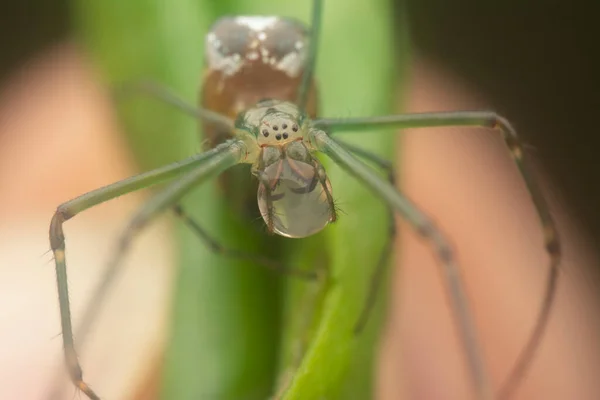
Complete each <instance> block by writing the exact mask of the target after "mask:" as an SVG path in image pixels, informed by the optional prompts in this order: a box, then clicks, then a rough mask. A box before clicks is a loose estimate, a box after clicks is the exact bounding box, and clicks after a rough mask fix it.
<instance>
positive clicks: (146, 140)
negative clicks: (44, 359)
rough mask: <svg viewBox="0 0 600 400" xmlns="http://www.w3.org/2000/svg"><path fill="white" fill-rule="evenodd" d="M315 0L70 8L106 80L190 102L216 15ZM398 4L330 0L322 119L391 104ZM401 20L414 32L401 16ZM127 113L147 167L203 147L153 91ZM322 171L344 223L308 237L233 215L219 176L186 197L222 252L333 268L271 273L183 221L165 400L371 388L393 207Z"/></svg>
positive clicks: (316, 394)
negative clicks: (375, 293)
mask: <svg viewBox="0 0 600 400" xmlns="http://www.w3.org/2000/svg"><path fill="white" fill-rule="evenodd" d="M310 3H311V2H310V1H295V2H282V1H276V0H254V1H253V0H229V1H219V2H217V1H209V0H171V1H169V2H166V1H164V0H128V1H122V0H103V1H96V2H90V1H84V0H74V1H73V8H74V13H73V15H74V18H75V21H76V25H77V26H78V32H79V38H80V42H81V43H82V45H83V46H84V48H85V49H86V50H87V51H88V52H89V54H90V56H91V58H92V60H93V61H94V63H95V65H97V67H98V70H99V71H100V73H101V74H102V76H103V78H104V79H105V81H106V82H107V84H108V85H116V84H120V83H123V82H128V81H135V80H139V79H142V78H143V79H151V80H154V81H157V82H160V83H164V84H166V85H168V86H169V87H171V88H172V89H173V90H174V91H175V92H177V93H179V94H180V95H181V96H182V97H183V98H185V99H188V100H189V102H190V103H192V104H194V103H195V102H196V94H197V91H198V87H199V84H200V82H199V79H200V77H201V76H202V57H203V45H204V43H203V41H204V35H205V34H206V32H207V31H208V29H209V26H210V24H211V23H212V22H213V21H214V20H215V19H216V18H217V17H218V16H220V15H224V14H229V15H231V14H246V15H248V14H263V15H264V14H267V15H284V16H289V17H296V18H298V19H301V20H303V21H306V22H308V18H309V15H310V12H311V10H310V8H311V4H310ZM390 7H391V6H390V4H389V3H388V1H387V0H326V1H325V9H324V15H323V28H322V37H321V42H320V46H321V48H320V52H319V56H318V69H317V75H316V77H317V79H318V81H319V84H320V93H321V95H322V97H321V99H322V103H321V104H322V107H321V114H322V115H324V116H327V117H347V116H369V115H380V114H387V113H391V112H393V110H394V103H395V102H394V100H395V94H396V93H395V90H394V88H395V86H396V85H395V84H396V79H397V78H398V77H399V76H400V77H402V76H403V75H404V70H405V69H404V67H403V65H404V64H402V65H401V66H399V65H398V63H397V62H396V61H397V60H396V59H395V55H396V54H397V53H398V51H400V52H401V61H402V62H403V63H406V61H407V57H406V53H407V46H406V41H405V42H402V43H397V42H393V40H392V38H393V32H392V24H393V22H394V21H393V20H392V16H391V15H392V13H391V9H390ZM397 23H399V24H400V25H399V29H401V30H406V24H404V22H403V21H399V22H398V21H397ZM400 36H401V37H402V38H406V35H400ZM119 108H120V113H121V114H120V115H122V117H123V121H124V122H125V124H126V127H127V132H128V140H129V142H130V144H131V148H132V150H133V151H134V153H135V154H136V156H137V157H138V160H139V163H140V165H141V167H142V168H143V169H149V168H154V167H157V166H159V165H162V164H165V163H167V162H172V161H174V160H177V159H180V158H183V157H185V156H189V155H190V154H192V153H194V152H197V151H200V150H201V149H200V145H199V144H198V138H197V127H196V121H194V120H193V119H191V118H189V117H187V116H185V115H181V114H180V113H178V112H177V111H176V110H172V109H170V108H169V107H168V106H165V105H162V104H157V103H156V102H154V101H152V100H144V99H135V100H134V99H131V100H127V101H126V102H124V103H123V104H121V105H120V107H119ZM365 138H368V140H365ZM344 139H346V140H347V141H351V142H353V143H356V144H360V145H361V146H364V147H365V148H368V149H370V150H373V151H375V152H377V153H378V154H381V155H383V156H385V157H388V158H391V157H392V156H393V153H392V149H393V145H392V143H393V136H392V135H391V134H386V133H366V132H365V133H363V134H350V135H346V136H345V137H344ZM326 168H327V171H328V173H329V175H330V178H331V183H332V185H333V191H334V198H335V199H336V200H337V202H338V205H339V207H340V209H341V210H342V211H343V212H342V213H341V214H340V220H339V222H338V223H336V224H334V225H333V226H331V227H328V228H326V229H325V231H324V232H322V233H319V234H318V235H315V236H314V237H312V238H308V239H303V240H297V239H281V238H272V237H268V236H267V235H264V234H263V233H262V232H264V228H263V227H261V226H259V224H258V223H257V222H256V221H246V220H244V218H243V217H242V216H241V215H237V214H235V213H232V212H231V209H230V206H229V205H228V204H227V202H226V201H223V199H222V192H221V191H220V189H219V187H218V185H217V184H216V183H210V184H206V185H204V186H203V187H201V188H198V189H197V190H195V191H194V192H193V193H192V194H191V195H190V196H188V197H187V198H186V199H185V200H184V202H183V204H184V207H185V208H186V210H187V211H188V212H190V213H191V214H192V215H193V216H194V217H195V218H196V219H197V220H198V221H199V222H201V224H202V226H203V227H204V228H206V229H207V231H208V232H210V234H211V235H213V236H214V237H216V238H217V239H218V240H220V241H221V242H222V243H223V244H224V245H226V246H227V247H230V248H234V249H244V250H248V251H253V252H260V253H265V254H270V255H271V256H272V257H275V258H279V259H281V260H284V261H285V263H286V265H290V266H295V267H302V268H306V269H312V268H321V269H323V268H326V269H327V270H328V271H329V272H328V278H327V280H326V282H324V283H307V282H304V281H300V280H298V279H295V278H288V277H281V276H276V275H274V274H273V273H271V272H269V271H265V270H264V268H262V267H260V266H256V265H251V264H250V263H247V262H238V261H232V260H229V259H226V258H224V257H221V256H218V255H215V254H212V253H211V252H210V251H209V250H208V248H207V247H206V246H205V245H204V244H203V243H202V242H201V241H200V240H199V239H198V238H197V237H196V236H194V235H193V234H192V233H190V232H189V230H188V229H186V228H184V227H179V225H178V229H177V235H178V238H179V240H178V245H179V248H180V252H179V272H178V278H177V283H176V285H177V286H176V288H175V293H176V297H175V299H174V308H173V324H172V326H171V343H170V345H169V348H168V349H167V354H166V366H165V373H164V377H163V387H162V396H163V398H165V399H170V400H171V399H173V400H176V399H199V398H210V399H217V398H218V399H236V400H237V399H265V398H267V397H268V396H270V395H272V394H273V393H275V392H276V391H278V392H279V393H282V394H283V396H284V398H286V399H296V398H301V399H312V398H315V399H319V398H327V399H336V398H341V399H346V398H361V399H364V398H369V397H370V396H371V393H372V381H373V374H374V371H375V370H374V358H373V357H374V355H375V352H376V349H377V343H378V338H379V333H380V328H381V322H382V320H383V312H384V307H383V306H384V304H385V299H386V297H387V295H386V294H385V293H382V294H381V295H380V296H379V298H378V303H377V307H376V309H375V310H374V313H373V315H372V318H371V320H370V321H369V324H368V326H367V329H366V330H365V331H364V332H363V333H362V334H361V335H359V336H355V335H353V333H352V331H353V326H354V324H355V323H356V320H357V318H358V316H359V314H360V311H361V309H362V307H363V301H364V298H365V296H366V291H367V288H368V282H369V278H370V274H371V271H372V269H373V267H374V266H375V263H376V260H377V258H378V256H379V252H380V250H381V248H382V246H383V245H384V243H385V241H386V240H387V238H386V233H387V223H388V221H387V215H386V211H385V208H384V207H383V205H382V204H381V202H380V201H379V200H377V199H375V198H374V197H373V196H372V195H371V193H370V192H368V191H367V190H366V189H364V188H362V187H361V185H359V184H358V183H357V182H356V181H354V180H353V179H352V178H350V177H348V176H347V175H346V174H345V173H343V172H342V171H340V170H339V169H338V168H337V167H335V166H334V165H333V164H332V163H330V162H327V164H326ZM248 179H251V177H250V175H249V176H248ZM261 223H262V222H261ZM117 361H118V360H117Z"/></svg>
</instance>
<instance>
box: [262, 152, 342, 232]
mask: <svg viewBox="0 0 600 400" xmlns="http://www.w3.org/2000/svg"><path fill="white" fill-rule="evenodd" d="M263 172H264V175H263V176H265V177H267V178H268V180H269V183H270V185H271V199H272V207H273V216H272V218H273V228H274V230H275V233H277V234H279V235H282V236H285V237H290V238H302V237H306V236H310V235H313V234H315V233H317V232H319V231H320V230H321V229H323V228H324V227H325V226H326V225H327V224H328V223H329V221H330V220H331V217H332V211H333V210H332V209H331V206H330V204H329V203H328V201H327V194H326V192H325V189H324V188H323V185H321V183H319V180H318V179H317V176H316V175H317V173H316V170H315V168H314V166H313V165H311V164H307V163H305V162H302V161H297V160H291V159H289V158H286V159H281V160H279V161H277V162H275V163H273V164H271V165H269V166H268V167H267V168H265V170H264V171H263ZM326 185H327V188H328V190H329V191H330V193H331V185H330V183H329V180H327V182H326ZM258 208H259V209H260V213H261V215H262V217H263V219H264V220H265V223H267V224H268V210H267V190H265V187H264V185H263V184H262V183H261V184H260V185H259V187H258Z"/></svg>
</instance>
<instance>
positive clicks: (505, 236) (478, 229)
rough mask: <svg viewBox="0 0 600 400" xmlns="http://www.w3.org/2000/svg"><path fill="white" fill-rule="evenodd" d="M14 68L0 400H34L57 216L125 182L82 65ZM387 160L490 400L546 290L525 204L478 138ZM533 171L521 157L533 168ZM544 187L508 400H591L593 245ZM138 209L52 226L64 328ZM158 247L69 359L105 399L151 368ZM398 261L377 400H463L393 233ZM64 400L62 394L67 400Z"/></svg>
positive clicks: (412, 94) (599, 353)
mask: <svg viewBox="0 0 600 400" xmlns="http://www.w3.org/2000/svg"><path fill="white" fill-rule="evenodd" d="M58 36H60V35H58ZM4 37H5V36H4ZM24 59H25V60H27V61H26V62H25V63H24V64H21V65H20V66H19V68H11V69H7V71H10V72H7V73H6V75H4V76H5V77H4V79H3V81H2V86H1V89H0V399H40V398H43V397H42V396H43V395H44V394H46V393H47V391H48V390H49V388H50V387H51V386H52V381H53V380H54V379H55V377H56V376H59V377H60V376H61V375H60V374H58V375H57V371H59V370H60V368H62V359H61V357H60V348H61V340H60V337H59V333H60V327H59V319H58V310H57V300H56V292H55V276H54V270H53V266H52V262H51V255H50V254H49V253H47V251H48V249H49V246H48V242H47V230H48V224H49V221H50V218H51V216H52V213H53V211H54V209H55V207H56V206H57V205H58V204H59V203H60V202H62V201H65V200H67V199H70V198H72V197H74V196H76V195H78V194H81V193H83V192H86V191H88V190H91V189H94V188H96V187H98V186H101V185H104V184H108V183H111V182H113V181H115V180H117V179H120V178H123V177H126V176H128V175H130V174H132V173H135V172H136V167H135V164H134V162H133V160H132V158H131V156H130V155H129V154H128V153H127V151H126V150H125V149H124V144H123V143H122V141H121V139H120V135H119V132H118V129H119V128H118V124H117V122H116V118H115V116H114V115H113V113H112V110H111V106H110V103H109V101H108V92H107V91H106V89H105V88H102V87H101V86H99V85H98V84H97V83H96V81H95V75H94V71H93V68H92V66H91V65H89V64H88V63H87V62H86V60H85V57H84V56H83V55H82V54H81V52H79V51H78V50H77V49H76V48H75V47H74V46H72V45H71V44H70V43H68V42H66V41H60V40H59V41H58V44H56V43H55V44H52V45H50V46H46V47H43V46H42V47H41V48H40V49H38V50H36V51H32V52H31V53H30V54H27V55H26V57H25V58H24ZM4 65H8V64H4ZM412 75H413V77H412V80H411V86H410V89H409V91H408V92H409V98H408V104H407V107H406V108H407V109H408V110H409V111H433V110H453V109H480V108H489V107H494V108H495V107H496V103H495V101H494V100H493V99H491V98H489V97H488V96H486V94H485V93H484V92H483V91H478V88H476V87H474V86H473V85H472V84H469V83H467V82H466V80H465V79H464V78H459V77H458V76H457V75H453V73H452V72H449V69H448V68H444V67H443V65H442V63H440V62H439V60H436V59H432V58H431V57H426V56H417V57H416V59H415V61H414V62H413V68H412ZM502 111H504V110H502ZM507 116H508V117H509V118H510V117H511V115H507ZM551 117H552V116H549V117H548V118H551ZM517 128H520V124H517ZM523 134H524V135H525V137H528V136H527V132H523ZM530 141H531V140H530ZM532 144H533V145H534V146H535V147H538V148H542V146H539V145H538V143H532ZM399 152H400V154H401V158H400V159H401V160H402V162H401V163H400V165H399V166H398V168H399V172H400V174H401V177H402V179H401V180H402V188H403V190H404V191H406V192H407V193H408V194H409V195H410V196H411V197H412V198H413V199H414V200H415V201H416V202H417V203H418V204H419V205H420V206H422V208H423V209H425V210H426V211H427V212H429V213H430V214H431V215H432V216H433V217H434V218H435V220H436V221H437V222H438V223H439V225H440V226H441V227H442V229H443V230H444V231H445V232H446V233H448V235H449V236H450V237H452V241H453V244H454V245H455V247H456V249H457V255H458V258H459V260H460V262H461V264H462V266H463V268H464V271H465V279H466V284H467V287H468V290H469V296H470V299H471V300H472V302H473V304H474V308H475V313H476V317H477V323H478V327H479V329H480V331H481V339H482V342H483V345H484V349H485V353H486V356H487V358H488V360H489V361H488V362H489V364H490V367H491V370H492V373H493V379H494V383H495V385H499V384H500V383H501V382H502V381H503V379H504V378H505V377H506V375H507V373H508V371H509V369H510V367H511V366H512V365H513V363H514V360H515V358H516V355H517V354H518V351H519V349H520V348H521V346H522V345H523V344H524V342H525V340H526V338H527V335H528V334H529V332H530V329H531V327H532V325H533V323H534V318H535V316H536V313H537V310H538V307H539V301H540V300H541V296H542V292H543V290H544V288H543V283H544V281H545V276H546V274H547V257H546V254H545V252H544V250H543V247H542V234H541V228H540V227H539V226H538V224H537V220H536V218H535V214H534V211H533V208H532V206H531V204H530V203H529V200H528V197H527V193H526V191H525V190H524V187H523V185H522V184H521V182H520V181H519V176H518V174H517V172H516V169H515V168H514V166H513V165H512V164H511V161H510V159H509V158H508V156H507V153H506V150H505V149H504V147H503V146H502V142H501V140H499V138H498V137H497V136H496V135H495V134H494V133H493V132H487V131H478V130H461V129H454V130H442V129H437V130H431V131H430V130H428V131H424V130H421V131H412V132H406V134H404V135H402V140H401V145H400V146H399ZM538 153H539V151H538V152H536V151H535V150H533V151H532V152H531V155H533V156H534V159H535V160H536V161H540V160H543V154H542V155H540V154H538ZM553 168H554V169H556V168H559V167H558V166H553ZM547 171H548V170H547V168H546V169H544V168H541V167H540V168H538V172H539V175H540V176H544V177H545V178H546V179H545V184H544V187H545V189H546V193H547V194H548V197H549V198H550V200H551V204H552V208H553V213H554V215H555V216H556V218H557V220H558V223H559V229H560V232H561V237H562V238H563V240H564V242H565V243H564V255H565V262H564V263H563V267H562V271H563V272H562V274H561V281H560V284H559V285H560V289H559V295H558V301H557V305H556V307H555V308H554V310H553V316H552V321H551V324H550V329H549V331H548V333H547V335H546V336H545V339H544V343H543V344H542V347H541V349H540V352H539V354H538V355H537V357H536V360H535V362H534V364H533V368H532V370H531V371H530V372H529V374H528V377H527V379H526V380H525V381H524V383H523V385H522V387H520V389H519V391H518V392H517V393H516V394H515V396H514V398H515V399H594V398H597V393H599V392H600V382H598V380H597V379H596V375H597V373H598V371H600V345H599V344H598V341H597V340H596V338H597V337H599V335H600V321H599V320H598V315H599V313H598V302H597V299H596V293H597V292H598V288H597V286H595V283H594V282H595V279H596V278H595V276H594V273H593V271H594V267H595V270H596V271H597V266H598V258H597V256H598V255H597V253H596V252H597V245H596V243H595V241H594V240H593V239H591V237H594V236H590V235H589V234H588V233H587V232H588V231H592V232H593V229H589V227H588V229H586V228H582V226H583V224H581V213H580V212H579V211H580V210H579V209H578V208H577V207H575V206H574V204H576V202H574V201H569V200H568V198H569V196H568V193H565V191H564V190H562V191H561V187H560V185H559V184H557V183H556V182H555V181H553V180H552V177H551V176H550V174H548V172H547ZM592 184H594V182H590V185H592ZM142 199H143V194H139V195H134V196H130V197H128V198H125V199H119V200H117V201H114V202H111V203H109V204H107V205H103V206H101V207H98V208H97V209H94V210H92V211H89V212H86V213H84V214H82V215H81V216H79V217H77V218H76V219H75V220H73V221H70V222H69V223H68V224H67V225H66V228H65V229H66V235H67V240H68V249H69V259H70V262H71V265H77V268H71V269H70V271H69V272H70V284H71V286H70V287H71V288H72V293H71V299H72V300H73V304H74V306H73V307H74V313H75V314H76V315H77V310H78V309H80V307H81V306H82V305H83V304H84V303H85V295H86V293H87V291H88V289H89V288H90V287H91V285H92V284H93V282H94V279H95V276H96V274H97V271H98V268H99V267H100V266H101V265H102V263H103V261H104V260H106V258H107V256H108V254H109V252H110V250H111V248H112V246H114V242H113V239H114V237H115V234H116V233H117V232H118V231H119V229H120V228H122V227H123V225H124V224H125V221H126V218H127V215H128V214H129V213H130V212H131V211H132V210H133V209H134V208H135V206H136V204H138V203H139V202H140V201H141V200H142ZM168 229H169V221H168V219H163V220H162V221H160V222H159V223H158V224H154V225H153V227H152V228H151V229H150V230H149V231H148V232H147V233H145V234H144V235H143V237H142V238H141V239H140V240H139V241H138V242H137V243H136V245H135V248H134V250H133V252H132V253H131V255H130V256H129V257H128V260H129V261H130V263H129V265H128V266H127V270H128V272H127V274H126V276H124V277H123V279H122V280H121V281H120V283H119V285H118V288H117V289H116V290H115V291H114V293H115V294H114V295H113V296H112V298H111V301H110V302H109V304H107V305H106V307H105V308H104V309H105V310H106V311H105V312H104V313H103V314H102V316H101V319H100V321H99V323H98V324H97V328H98V329H97V330H96V331H95V332H94V336H93V337H92V338H90V341H89V342H90V346H89V347H87V348H86V349H85V351H84V352H83V356H82V362H83V365H84V368H85V373H86V377H87V379H88V380H89V381H90V382H93V384H94V387H97V388H101V389H102V393H103V395H105V396H106V398H107V399H111V400H112V399H131V398H134V397H135V396H136V395H137V394H138V387H139V384H140V382H142V381H146V380H147V379H148V374H149V371H152V369H153V366H154V365H155V363H156V361H157V359H158V358H159V357H160V349H161V346H162V344H163V343H164V340H165V329H164V328H165V320H166V317H167V315H166V313H167V310H168V309H169V299H170V294H169V292H168V291H169V288H170V286H171V285H170V281H171V279H172V273H173V269H172V263H171V261H170V260H171V251H170V243H169V241H168V237H169V235H168ZM398 248H399V250H400V251H399V256H398V260H397V261H398V265H402V267H403V268H402V269H401V270H400V269H398V270H397V271H396V272H397V273H396V276H395V281H394V285H395V290H394V293H395V294H396V295H395V297H394V300H393V307H392V310H391V315H390V322H389V326H388V329H387V335H386V338H385V341H384V345H383V350H382V353H381V354H382V359H381V370H380V374H379V375H380V385H379V389H378V394H379V398H382V399H467V398H470V393H471V391H470V388H469V384H468V382H469V381H468V379H467V375H466V371H465V368H464V362H463V358H462V356H461V353H460V347H459V343H458V340H457V337H456V332H455V328H454V325H453V321H452V318H451V315H450V310H449V309H448V307H447V305H446V302H445V294H444V289H443V286H442V282H441V280H440V277H439V274H438V273H437V266H436V263H435V259H434V257H433V255H432V254H431V252H430V250H429V249H428V248H427V247H426V246H424V245H423V244H422V243H421V242H420V241H419V240H418V239H417V238H416V237H415V235H414V234H412V233H410V232H409V231H408V230H407V229H403V230H402V234H401V237H400V239H399V242H398ZM90 260H93V262H94V264H90ZM62 378H64V377H62ZM65 387H67V388H69V386H68V383H65ZM73 396H74V391H73V390H71V389H68V390H66V391H65V399H71V398H73Z"/></svg>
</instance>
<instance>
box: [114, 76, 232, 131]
mask: <svg viewBox="0 0 600 400" xmlns="http://www.w3.org/2000/svg"><path fill="white" fill-rule="evenodd" d="M132 95H141V96H148V97H149V98H154V99H157V100H160V101H162V102H164V103H166V104H169V105H171V106H173V107H175V108H177V109H178V110H179V111H181V112H183V113H184V114H187V115H189V116H191V117H192V118H195V119H198V120H200V121H204V122H207V123H210V124H213V125H215V126H217V127H219V128H220V129H223V130H224V131H227V132H231V131H233V128H234V122H233V120H232V119H231V118H228V117H226V116H224V115H221V114H219V113H216V112H214V111H211V110H207V109H204V108H200V107H197V106H195V105H193V104H190V103H188V102H187V101H185V100H184V99H182V98H181V97H179V96H178V95H177V94H175V93H174V92H173V91H172V90H171V89H169V88H168V87H166V86H164V85H161V84H159V83H156V82H151V81H138V82H131V83H125V84H122V85H121V86H119V87H117V89H116V90H115V97H116V99H117V100H118V101H123V100H125V99H126V98H128V97H130V96H132Z"/></svg>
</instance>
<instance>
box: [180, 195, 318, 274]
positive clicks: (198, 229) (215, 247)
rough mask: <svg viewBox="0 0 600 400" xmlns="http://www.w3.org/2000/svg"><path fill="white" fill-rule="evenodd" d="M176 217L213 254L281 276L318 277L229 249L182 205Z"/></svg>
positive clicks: (263, 258)
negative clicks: (268, 270)
mask: <svg viewBox="0 0 600 400" xmlns="http://www.w3.org/2000/svg"><path fill="white" fill-rule="evenodd" d="M173 211H174V212H175V215H177V216H178V217H179V218H181V219H182V221H183V222H184V223H185V224H186V225H187V226H188V227H189V228H190V229H191V230H192V231H194V233H196V235H197V236H198V237H199V238H200V239H201V240H202V241H203V242H204V243H205V244H206V245H207V246H208V248H209V249H210V250H212V251H213V252H215V253H217V254H220V255H222V256H224V257H231V258H235V259H238V260H248V261H251V262H253V263H255V264H258V265H261V266H263V267H265V268H268V269H270V270H273V271H276V272H278V273H281V274H288V275H293V276H296V277H299V278H302V279H311V280H312V279H316V278H317V275H316V274H315V272H313V271H306V270H302V269H295V268H286V267H285V266H284V265H282V264H281V263H279V262H276V261H273V260H271V259H268V258H266V257H262V256H260V255H259V254H253V253H248V252H245V251H241V250H237V249H229V248H226V247H225V246H223V245H222V244H221V243H219V242H218V241H217V240H216V239H215V238H213V237H212V236H210V235H209V234H208V232H206V230H204V228H202V226H200V224H199V223H198V222H196V221H195V220H194V219H193V218H192V217H191V216H190V215H188V214H187V213H186V212H185V211H184V210H183V208H182V207H181V205H179V204H177V205H175V207H173Z"/></svg>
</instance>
